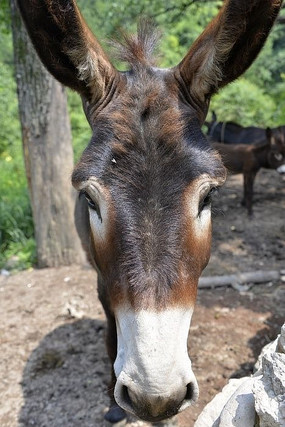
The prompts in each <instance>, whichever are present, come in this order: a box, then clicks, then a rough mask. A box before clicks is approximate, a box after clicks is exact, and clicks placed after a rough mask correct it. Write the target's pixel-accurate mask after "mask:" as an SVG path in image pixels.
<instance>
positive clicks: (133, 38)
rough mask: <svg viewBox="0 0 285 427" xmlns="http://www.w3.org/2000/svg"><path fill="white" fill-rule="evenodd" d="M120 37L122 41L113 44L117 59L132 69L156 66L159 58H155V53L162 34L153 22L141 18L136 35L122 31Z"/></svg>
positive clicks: (114, 41) (117, 40)
mask: <svg viewBox="0 0 285 427" xmlns="http://www.w3.org/2000/svg"><path fill="white" fill-rule="evenodd" d="M120 36H121V37H120V39H116V40H112V42H111V44H112V46H113V48H115V52H114V53H115V56H116V58H117V59H119V60H120V61H123V62H126V63H128V64H129V65H130V66H131V67H132V68H140V67H142V66H143V67H148V66H154V65H156V59H157V57H156V58H155V57H154V52H155V49H156V47H157V44H158V42H159V39H160V36H161V34H160V31H159V30H158V29H157V28H156V26H155V23H154V22H153V21H151V20H149V19H147V18H141V19H140V20H139V21H138V26H137V33H136V34H128V33H127V32H126V31H124V30H120Z"/></svg>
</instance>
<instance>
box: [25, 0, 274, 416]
mask: <svg viewBox="0 0 285 427" xmlns="http://www.w3.org/2000/svg"><path fill="white" fill-rule="evenodd" d="M19 5H20V8H21V12H22V15H23V18H24V20H25V22H26V26H27V28H28V31H29V33H30V36H31V38H32V41H33V43H34V45H35V48H36V49H37V51H38V54H39V56H40V58H41V60H42V61H43V63H44V64H45V65H46V67H47V68H48V69H49V71H50V72H51V73H52V74H53V75H54V76H55V77H56V78H57V79H58V80H59V81H60V82H62V83H63V84H65V85H67V86H69V87H71V88H72V89H74V90H76V91H78V92H79V94H80V95H81V97H82V100H83V106H84V111H85V113H86V116H87V119H88V121H89V123H90V125H91V128H92V131H93V136H92V138H91V141H90V142H89V145H88V146H87V148H86V149H85V150H84V152H83V154H82V157H81V159H80V161H79V163H78V164H77V165H76V167H75V169H74V172H73V176H72V183H73V185H74V187H75V188H76V189H77V190H78V191H79V198H78V202H77V207H76V223H77V227H78V230H79V233H80V236H81V239H82V242H83V245H84V247H85V249H86V251H87V253H88V256H89V259H90V261H91V262H92V264H93V265H94V266H95V268H96V269H97V272H98V291H99V298H100V301H101V302H102V304H103V307H104V310H105V312H106V316H107V322H108V328H107V348H108V352H109V356H110V359H111V361H112V364H113V368H114V371H113V377H112V391H113V392H114V398H115V400H114V401H112V405H113V406H112V407H111V409H110V411H109V412H108V413H107V415H106V418H107V419H108V420H110V421H113V422H114V421H118V420H119V419H120V418H122V417H123V416H124V415H125V414H124V412H123V411H122V410H121V409H119V407H118V406H116V404H115V402H116V403H117V404H118V405H119V406H120V407H121V408H123V409H124V410H126V411H129V412H130V413H133V414H135V415H137V416H139V417H140V418H142V419H144V420H149V421H159V420H161V419H164V418H167V417H170V416H172V415H174V414H176V413H177V412H179V411H182V410H183V409H185V408H187V407H188V406H189V405H191V404H192V403H193V402H195V401H196V400H197V398H198V386H197V382H196V379H195V376H194V373H193V371H192V368H191V361H190V359H189V356H188V353H187V336H188V331H189V326H190V320H191V316H192V313H193V308H194V304H195V299H196V292H197V283H198V279H199V276H200V275H201V272H202V270H203V269H204V267H205V266H206V264H207V262H208V259H209V254H210V242H211V208H210V206H211V194H212V192H213V189H214V188H216V187H217V186H220V185H221V184H222V183H223V182H224V180H225V168H224V166H223V164H222V162H221V159H220V157H219V155H218V153H217V152H216V151H215V150H214V149H213V148H211V146H210V144H209V142H208V141H207V139H206V138H205V136H204V135H203V134H202V132H201V125H202V124H203V122H204V119H205V116H206V114H207V110H208V106H209V101H210V98H211V95H213V93H215V92H216V91H217V90H218V89H219V88H220V87H222V86H224V85H226V84H227V83H229V82H231V81H232V80H234V79H236V78H237V77H238V76H239V75H240V74H241V73H242V72H244V71H245V70H246V69H247V67H248V66H249V65H250V64H251V62H252V61H253V60H254V59H255V57H256V55H257V54H258V52H259V50H260V49H261V47H262V45H263V44H264V42H265V40H266V37H267V35H268V33H269V31H270V28H271V26H272V25H273V22H274V20H275V17H276V15H277V13H278V11H279V8H280V6H281V0H280V1H279V0H278V1H277V0H251V1H250V0H228V1H226V2H225V3H224V5H223V7H222V8H221V10H220V13H219V14H218V16H217V17H216V18H215V19H213V21H212V22H211V23H210V24H209V25H208V27H207V28H206V30H205V31H204V32H203V33H202V35H201V36H200V37H199V38H198V39H197V41H196V42H195V43H194V45H193V46H192V48H191V49H190V50H189V52H188V53H187V54H186V56H185V57H184V59H183V60H182V61H181V62H180V64H179V65H177V66H175V67H174V68H172V69H160V68H157V67H156V66H155V65H154V63H153V58H152V57H151V50H152V48H153V45H154V41H155V39H156V35H155V34H154V32H153V31H152V32H148V31H146V29H145V28H144V26H143V25H142V26H141V28H140V29H139V31H138V35H137V37H131V38H127V37H125V40H124V43H123V45H122V46H121V59H124V60H126V61H128V63H129V64H130V71H128V72H119V71H117V70H116V69H115V68H114V67H113V65H112V64H111V62H110V61H109V60H108V59H107V56H106V54H105V53H104V52H103V50H102V48H101V46H100V44H99V43H98V41H97V40H96V38H95V37H94V35H93V34H92V33H91V31H90V30H89V29H88V27H87V25H86V23H85V22H84V20H83V18H82V16H81V15H80V12H79V10H78V8H77V6H76V3H75V2H74V1H72V0H69V1H68V0H58V1H53V0H19ZM55 190H56V189H55ZM94 399H95V396H94Z"/></svg>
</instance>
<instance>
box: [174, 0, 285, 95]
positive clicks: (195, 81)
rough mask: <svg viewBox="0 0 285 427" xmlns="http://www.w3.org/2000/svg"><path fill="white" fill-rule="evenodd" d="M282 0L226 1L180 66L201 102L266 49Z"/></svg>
mask: <svg viewBox="0 0 285 427" xmlns="http://www.w3.org/2000/svg"><path fill="white" fill-rule="evenodd" d="M281 3H282V0H225V2H224V4H223V7H222V8H221V10H220V12H219V14H218V15H217V16H216V18H214V19H213V20H212V22H210V24H209V25H208V26H207V27H206V29H205V30H204V32H203V33H202V34H201V36H200V37H199V38H198V39H197V40H196V42H195V43H194V44H193V46H192V47H191V49H190V50H189V52H188V53H187V55H186V56H185V58H184V59H183V60H182V62H181V63H180V64H179V65H178V67H177V68H178V71H179V73H180V76H181V78H182V79H183V81H184V83H185V84H186V86H187V87H188V88H189V91H190V93H191V95H192V96H193V97H194V100H195V101H197V102H199V103H200V102H202V103H203V102H205V101H207V100H208V99H209V98H210V96H211V95H212V94H213V93H215V92H216V91H217V90H218V89H219V88H221V87H223V86H225V85H226V84H228V83H229V82H231V81H233V80H234V79H236V78H237V77H239V76H240V75H241V74H242V73H243V72H244V71H245V70H246V69H247V68H248V67H249V66H250V64H251V63H252V62H253V60H254V59H255V58H256V56H257V54H258V53H259V51H260V49H261V48H262V46H263V44H264V42H265V40H266V38H267V36H268V34H269V31H270V29H271V27H272V25H273V23H274V20H275V18H276V16H277V14H278V11H279V9H280V7H281Z"/></svg>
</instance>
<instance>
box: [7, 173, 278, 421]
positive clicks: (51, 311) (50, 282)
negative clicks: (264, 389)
mask: <svg viewBox="0 0 285 427" xmlns="http://www.w3.org/2000/svg"><path fill="white" fill-rule="evenodd" d="M241 183H242V178H241V176H235V177H231V178H230V179H229V180H228V182H227V185H226V186H225V188H224V189H223V190H222V191H221V192H220V195H219V196H218V198H217V200H215V202H214V221H213V251H212V257H211V261H210V263H209V266H208V267H207V269H206V270H205V273H204V274H205V275H206V276H209V275H217V274H226V273H232V272H239V271H240V272H248V271H255V270H273V269H277V270H282V269H283V270H284V269H285V180H284V178H282V177H280V176H279V175H278V174H277V173H276V172H274V171H262V172H260V173H259V175H258V176H257V180H256V185H255V204H254V214H255V215H254V218H253V219H252V220H249V219H248V218H247V216H246V212H245V210H244V208H242V207H241V206H240V199H241V196H242V184H241ZM95 283H96V275H95V273H94V272H93V271H92V269H91V268H89V267H88V266H83V267H79V266H74V267H64V268H59V269H45V270H31V271H24V272H22V273H19V274H16V275H12V276H9V277H1V278H0V315H1V326H0V348H1V352H0V362H1V363H0V378H1V380H0V400H1V406H0V426H1V427H16V426H19V427H31V426H34V427H91V426H92V427H103V426H105V424H104V422H103V413H104V410H105V409H106V407H107V405H108V399H107V393H106V391H107V387H108V380H109V369H110V366H109V361H108V358H107V356H106V352H105V347H104V333H105V318H104V313H103V310H102V308H101V306H100V304H99V302H98V299H97V295H96V286H95ZM284 317H285V283H283V282H282V281H281V280H280V281H279V282H278V283H265V284H262V285H255V286H252V287H251V286H250V285H249V286H246V287H244V288H243V289H242V290H241V291H238V290H236V289H233V288H231V287H228V288H216V289H209V290H201V291H199V295H198V301H197V306H196V309H195V313H194V316H193V320H192V325H191V330H190V335H189V352H190V356H191V359H192V364H193V370H194V372H195V374H196V376H197V379H198V383H199V386H200V398H199V401H198V403H197V404H196V405H195V406H194V407H192V408H189V409H188V410H186V411H185V412H183V413H181V414H180V415H179V416H177V417H176V419H175V420H174V421H173V424H176V425H178V426H180V427H191V426H193V423H194V421H195V419H196V418H197V416H198V414H199V413H200V411H201V410H202V408H203V407H204V406H205V404H206V403H207V402H208V401H209V400H210V399H211V398H212V397H213V396H214V395H215V394H216V393H217V392H218V391H220V390H221V388H222V387H223V386H224V385H225V383H226V382H227V381H228V379H229V378H231V377H240V376H244V375H248V374H251V373H252V369H253V365H254V362H255V361H256V358H257V356H258V354H259V352H260V349H261V348H262V347H263V346H264V345H265V344H266V343H268V342H269V341H271V340H272V339H274V338H275V336H276V334H277V333H278V332H279V329H280V326H281V324H282V323H283V322H284ZM129 425H132V426H134V425H136V426H143V425H147V424H145V423H141V422H134V421H132V422H131V421H130V422H129ZM209 427H210V426H209Z"/></svg>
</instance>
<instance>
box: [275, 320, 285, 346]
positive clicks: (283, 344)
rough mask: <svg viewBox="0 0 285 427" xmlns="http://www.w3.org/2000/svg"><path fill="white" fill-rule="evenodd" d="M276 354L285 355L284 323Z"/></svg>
mask: <svg viewBox="0 0 285 427" xmlns="http://www.w3.org/2000/svg"><path fill="white" fill-rule="evenodd" d="M276 351H278V353H285V323H284V325H283V326H282V328H281V334H280V335H279V338H278V344H277V349H276Z"/></svg>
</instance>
